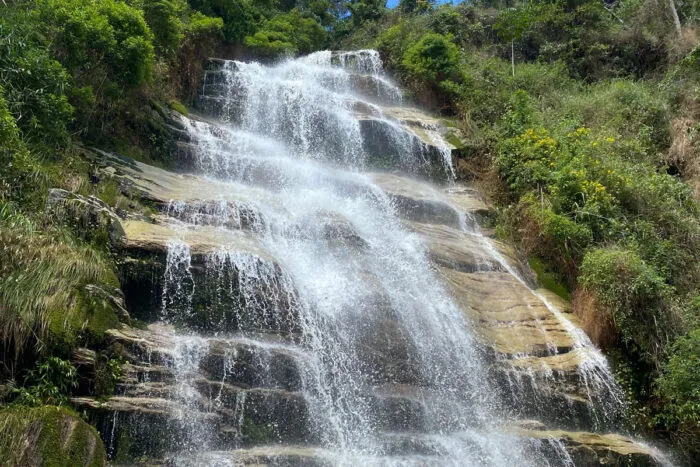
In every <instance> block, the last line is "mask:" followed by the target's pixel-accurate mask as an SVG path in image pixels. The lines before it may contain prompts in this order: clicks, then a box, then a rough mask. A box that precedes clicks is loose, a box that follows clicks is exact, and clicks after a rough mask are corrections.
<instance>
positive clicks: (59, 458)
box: [0, 406, 106, 467]
mask: <svg viewBox="0 0 700 467" xmlns="http://www.w3.org/2000/svg"><path fill="white" fill-rule="evenodd" d="M0 427H1V428H0V458H2V459H3V461H4V462H5V464H4V465H10V466H20V465H42V466H46V467H62V466H69V465H87V466H90V467H97V466H103V465H105V459H106V454H105V449H104V446H103V444H102V441H101V440H100V437H99V435H98V434H97V431H96V430H95V428H93V427H91V426H90V425H88V424H87V423H85V422H84V421H82V420H80V418H79V417H78V416H77V415H76V414H75V413H74V412H72V411H70V410H68V409H65V408H59V407H53V406H44V407H38V408H27V407H13V408H7V409H4V410H0Z"/></svg>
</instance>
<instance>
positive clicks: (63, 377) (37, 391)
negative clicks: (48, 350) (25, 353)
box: [16, 357, 78, 405]
mask: <svg viewBox="0 0 700 467" xmlns="http://www.w3.org/2000/svg"><path fill="white" fill-rule="evenodd" d="M77 387H78V372H77V370H76V369H75V367H74V366H73V365H72V364H71V362H69V361H67V360H63V359H60V358H58V357H47V358H43V359H41V360H39V361H38V362H37V363H36V365H35V366H34V368H32V369H30V370H28V371H27V373H26V374H25V377H24V385H23V387H21V388H19V389H18V390H17V394H18V397H17V400H16V402H17V403H19V404H22V405H63V404H66V403H67V402H68V395H69V393H70V391H71V390H72V389H75V388H77Z"/></svg>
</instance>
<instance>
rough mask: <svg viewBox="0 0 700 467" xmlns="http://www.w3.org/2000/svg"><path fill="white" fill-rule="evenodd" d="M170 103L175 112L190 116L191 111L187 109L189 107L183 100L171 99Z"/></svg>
mask: <svg viewBox="0 0 700 467" xmlns="http://www.w3.org/2000/svg"><path fill="white" fill-rule="evenodd" d="M168 105H169V106H170V108H171V109H173V110H174V111H175V112H177V113H179V114H182V115H184V116H185V117H187V116H189V114H190V111H189V110H187V107H185V106H184V105H183V104H182V102H180V101H178V100H176V99H173V100H171V101H170V102H169V103H168Z"/></svg>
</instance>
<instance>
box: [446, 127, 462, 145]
mask: <svg viewBox="0 0 700 467" xmlns="http://www.w3.org/2000/svg"><path fill="white" fill-rule="evenodd" d="M445 138H446V139H447V142H448V143H450V144H451V145H452V146H454V147H455V148H457V149H464V147H465V146H464V143H463V142H462V140H460V139H459V138H457V135H455V134H454V133H453V132H451V131H450V132H449V133H447V135H445Z"/></svg>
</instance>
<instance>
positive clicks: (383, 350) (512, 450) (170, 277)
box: [149, 51, 622, 466]
mask: <svg viewBox="0 0 700 467" xmlns="http://www.w3.org/2000/svg"><path fill="white" fill-rule="evenodd" d="M401 104H402V100H401V92H400V90H399V89H398V88H397V87H396V86H394V85H393V84H391V81H390V80H389V79H388V78H387V77H386V76H385V75H384V74H383V71H382V66H381V62H380V61H379V57H378V54H377V53H376V52H374V51H360V52H343V53H331V52H320V53H316V54H313V55H311V56H308V57H304V58H301V59H298V60H288V61H285V62H282V63H280V64H277V65H274V66H264V65H261V64H258V63H242V62H236V61H231V62H220V63H219V66H218V69H215V70H212V71H210V72H208V73H207V76H206V78H205V84H204V87H203V89H202V95H201V97H200V107H201V108H202V109H203V110H204V111H206V112H208V113H209V115H211V116H212V117H213V119H210V120H204V119H199V120H190V119H183V122H184V124H185V126H186V128H187V130H188V133H189V141H190V142H189V145H190V146H189V151H190V158H191V161H192V166H193V169H194V170H195V171H197V172H198V173H199V174H201V175H204V176H206V177H208V178H209V179H210V180H214V179H216V180H217V182H216V183H219V184H220V185H218V186H221V187H223V188H222V190H223V191H222V192H221V193H219V195H218V196H219V197H218V198H217V199H212V198H210V197H207V199H199V197H198V196H197V194H196V193H194V194H193V196H190V197H189V198H188V199H182V200H180V199H175V200H172V201H171V202H170V204H169V206H168V207H167V209H164V210H163V214H164V217H165V218H166V222H168V223H169V224H170V225H172V226H173V229H174V231H175V232H177V235H176V236H175V237H176V238H173V239H171V241H170V243H169V247H168V254H167V267H166V271H165V277H164V286H163V295H162V314H161V316H162V320H163V321H164V322H166V323H169V324H171V325H173V326H174V327H175V328H176V329H177V332H174V331H172V329H171V330H169V331H168V333H169V334H168V337H167V339H166V338H164V339H165V340H167V342H169V344H168V345H164V346H165V347H168V346H169V347H168V349H167V350H164V351H163V352H164V354H165V357H163V358H162V360H163V361H164V362H165V365H166V366H167V368H168V370H167V371H168V374H170V375H171V376H170V377H171V379H173V380H174V390H173V391H171V393H170V394H167V395H166V397H167V398H168V400H169V401H171V402H172V404H173V406H174V408H172V409H168V410H171V412H172V416H173V419H174V420H178V421H179V422H178V423H179V425H178V427H177V433H178V434H177V435H176V436H177V437H178V438H177V440H176V442H175V443H174V445H175V446H176V447H175V448H171V449H170V452H169V454H168V456H169V457H170V458H171V460H172V462H173V463H175V464H177V465H193V466H194V465H239V464H245V463H246V459H258V460H259V459H263V460H265V459H267V461H270V459H272V461H270V462H272V463H273V464H274V459H275V458H276V456H278V457H280V456H287V457H286V459H287V461H288V463H287V464H284V465H354V464H356V463H358V462H363V463H364V464H366V465H409V466H411V465H416V466H418V465H456V466H470V465H499V466H500V465H509V464H510V465H533V466H535V465H537V466H539V465H573V461H572V460H571V458H570V457H569V455H568V454H567V451H566V449H564V446H563V445H562V443H561V442H560V441H558V440H555V439H553V438H552V439H549V438H546V439H544V440H542V439H538V440H534V439H529V438H527V437H526V436H521V435H519V434H518V433H516V432H515V431H513V430H511V429H509V428H508V427H509V426H512V425H513V424H514V423H516V422H517V420H518V419H521V418H523V414H526V415H531V412H532V410H534V411H535V412H537V410H541V409H542V408H541V407H535V408H534V409H532V410H530V412H528V410H527V409H526V408H525V405H528V404H529V405H533V403H532V401H526V400H523V399H524V398H526V397H529V396H528V394H530V393H526V392H523V389H522V387H521V386H522V383H520V382H519V383H517V384H513V378H512V374H513V373H518V371H510V370H508V371H505V374H506V375H509V376H507V378H506V379H508V378H510V382H511V384H504V382H503V379H502V378H500V377H499V376H498V375H496V374H495V370H494V368H497V367H498V365H500V364H501V363H505V364H508V365H512V368H513V369H516V370H517V369H519V368H521V367H520V366H518V362H529V361H530V360H532V359H535V358H538V359H539V360H538V361H542V362H543V363H542V365H544V366H546V362H547V361H548V360H547V358H557V356H558V347H556V346H551V345H549V344H548V345H547V347H546V348H545V349H544V350H542V351H541V352H540V354H537V355H535V354H532V355H530V354H522V353H518V352H513V353H512V354H506V353H503V354H498V355H496V356H494V351H493V350H492V349H491V348H490V347H489V345H487V344H485V343H484V342H483V340H480V339H479V335H478V332H477V331H476V329H477V327H478V325H481V323H479V322H478V321H479V320H477V319H474V318H470V317H468V316H467V315H466V314H465V312H464V309H463V308H464V306H465V305H464V303H459V301H458V300H456V298H455V292H454V290H453V289H452V288H450V287H449V286H448V281H446V280H445V277H443V272H441V271H442V270H443V268H442V266H444V264H443V263H444V261H443V263H440V262H439V261H437V262H436V260H435V258H434V256H435V254H434V252H433V251H432V250H431V248H430V246H429V245H428V242H427V241H426V239H425V237H424V236H423V235H421V233H420V232H421V230H425V229H427V230H430V229H433V230H436V231H439V232H443V234H444V235H451V236H454V237H455V238H457V241H458V242H462V241H468V240H469V239H472V240H473V241H475V242H476V244H477V250H478V256H479V257H478V258H477V259H476V260H474V262H475V264H473V265H470V266H469V267H466V266H465V267H464V268H463V269H464V270H465V271H467V272H466V273H469V274H472V276H473V277H476V278H477V279H478V278H479V277H481V276H479V274H481V273H491V274H496V276H483V277H499V278H503V280H510V279H508V278H511V279H512V278H513V277H516V279H514V280H513V281H511V282H508V283H509V284H511V283H514V284H515V285H514V286H513V287H516V286H517V287H521V288H522V289H523V290H527V289H526V288H525V287H524V286H523V284H524V283H525V282H524V281H523V280H522V279H520V278H519V276H518V272H517V270H516V269H515V268H514V267H512V266H511V265H510V264H509V261H508V260H506V259H504V256H503V255H501V253H499V251H498V250H497V248H495V247H494V246H493V245H492V244H491V242H490V240H488V239H486V238H485V237H482V236H481V235H480V234H479V233H478V231H476V230H474V227H470V226H472V225H474V222H473V221H472V220H471V219H467V218H465V216H464V215H462V214H460V211H459V210H458V209H457V208H455V207H454V206H451V205H450V204H449V200H448V198H440V199H438V198H439V197H440V196H441V195H440V193H441V192H440V190H438V189H435V188H433V187H431V186H430V185H428V184H420V183H419V182H413V181H410V180H409V179H408V178H405V179H402V178H399V179H397V180H399V183H398V187H397V190H398V192H400V191H401V189H402V187H403V185H402V184H409V183H415V184H416V185H415V186H416V187H419V189H420V190H422V192H424V193H427V194H429V195H430V196H434V197H436V198H435V201H431V202H430V203H428V205H427V207H423V208H420V209H423V210H424V211H425V212H423V211H421V212H419V208H418V207H416V206H414V205H413V204H411V202H410V201H406V200H407V198H406V197H405V196H403V195H401V194H400V193H398V194H397V192H394V193H390V192H389V191H387V189H386V180H390V179H389V178H387V177H389V175H386V174H377V173H374V171H376V170H377V169H386V168H387V167H390V168H392V169H394V170H396V171H399V172H403V173H408V174H411V175H413V176H437V177H439V178H442V179H443V180H444V179H447V180H448V181H449V180H450V179H451V177H452V176H453V172H452V166H451V159H450V148H449V145H448V144H447V143H445V141H444V140H443V139H442V137H441V136H440V131H439V127H438V123H436V122H434V121H432V122H426V121H425V120H420V121H416V119H417V117H415V115H414V114H412V113H411V112H412V111H411V109H408V108H404V107H401ZM387 164H388V165H387ZM436 167H437V169H436ZM382 177H384V178H382ZM380 179H382V180H384V181H385V183H379V180H380ZM222 182H223V183H222ZM212 183H213V182H212ZM224 191H225V192H224ZM427 218H430V220H431V222H433V223H434V225H432V224H429V223H426V222H427V221H426V219H427ZM421 226H422V227H421ZM205 229H210V230H211V229H213V230H214V231H215V232H218V233H219V234H221V235H213V234H211V232H209V230H207V232H208V233H207V235H208V236H207V239H208V240H207V245H208V248H207V249H206V251H198V252H197V253H196V255H195V253H194V250H192V249H191V248H190V245H188V243H187V238H188V235H189V234H190V233H193V232H194V233H197V232H203V231H204V230H205ZM224 234H225V235H224ZM212 238H213V240H211V239H212ZM219 239H226V240H225V241H224V240H219ZM212 244H213V247H212ZM195 256H198V257H197V258H195ZM438 265H440V267H438ZM454 270H455V271H457V273H462V272H464V271H460V268H459V267H455V268H454ZM472 276H470V277H472ZM470 280H471V279H470ZM518 290H520V289H518ZM527 293H528V294H530V295H532V293H534V292H529V291H528V292H527ZM540 298H543V297H540ZM540 298H537V297H535V296H534V295H533V296H531V297H530V298H527V297H525V298H524V299H523V300H525V302H526V303H528V305H527V307H529V308H534V307H535V306H536V305H537V306H539V307H541V309H546V308H545V307H544V305H542V301H541V300H540ZM466 300H467V304H466V306H467V307H475V308H478V305H479V303H478V301H479V298H478V297H476V296H475V297H473V298H470V297H466ZM470 300H471V302H470ZM527 300H531V301H529V302H528V301H527ZM535 302H537V303H536V304H535V305H531V303H535ZM497 306H498V305H497ZM497 306H496V307H497ZM504 306H505V305H504ZM547 307H548V308H549V310H550V311H551V312H552V316H555V317H556V320H560V321H561V322H562V323H564V322H566V323H567V324H562V325H563V326H564V327H566V326H569V328H570V329H569V333H570V334H571V335H572V336H574V337H572V338H571V339H573V341H574V342H573V344H570V345H569V347H571V348H572V349H573V350H574V351H577V352H581V353H583V354H585V355H584V356H583V357H581V359H582V362H583V363H581V364H580V365H579V369H578V370H577V371H578V373H577V375H578V376H577V378H579V379H580V380H581V381H583V383H584V385H585V387H586V390H587V391H589V393H588V395H587V396H585V397H584V396H582V397H581V398H583V399H585V400H584V403H586V404H588V407H589V408H590V407H593V409H592V410H593V412H594V414H593V417H591V418H593V419H594V421H593V422H592V423H593V424H595V423H598V424H599V426H605V424H606V423H607V424H609V423H611V422H612V420H613V419H614V418H615V416H616V413H618V412H619V411H620V410H622V402H621V399H620V394H619V389H617V387H616V386H615V384H614V380H613V379H612V377H611V375H610V372H609V370H608V368H607V364H606V362H605V359H604V358H603V357H602V356H601V355H600V353H599V352H598V351H597V350H596V349H595V348H593V347H592V345H591V344H590V342H589V341H588V340H587V339H586V338H585V336H583V335H580V334H578V333H579V332H580V331H578V330H577V328H575V326H573V325H569V324H568V321H567V319H566V318H565V317H563V316H562V313H560V312H559V311H558V310H557V309H556V307H554V306H553V305H549V304H547ZM538 309H540V308H538ZM492 311H500V310H498V309H494V310H492ZM548 316H549V315H548ZM505 325H507V323H505V324H499V326H505ZM537 326H539V330H540V331H542V333H544V334H546V332H547V327H548V326H550V327H551V323H547V325H544V324H542V323H539V324H537ZM149 362H150V357H149ZM149 364H150V363H149ZM509 368H511V367H509ZM528 368H529V370H528V371H529V373H528V371H525V372H522V371H520V372H519V373H518V375H519V376H518V377H517V378H516V379H519V380H520V379H522V374H527V375H530V376H528V377H529V378H531V380H532V385H533V386H534V385H535V384H536V383H535V379H536V378H535V376H533V372H535V371H539V370H537V368H539V367H537V366H531V367H528ZM533 368H535V370H533ZM545 370H546V371H543V374H545V375H546V378H550V379H553V380H555V379H557V377H558V376H557V370H554V371H552V370H547V369H546V368H545ZM570 377H571V376H570V375H569V376H567V378H570ZM562 378H563V377H562ZM566 384H569V385H571V384H575V383H571V382H570V381H568V380H567V381H566ZM581 398H579V399H581ZM579 399H576V398H575V397H573V398H572V399H570V400H569V399H567V400H569V402H570V403H571V404H574V403H575V402H576V403H578V402H580V400H579ZM604 399H609V400H610V401H612V402H610V403H609V405H607V406H606V405H603V404H601V403H600V402H601V401H602V400H604ZM534 405H537V404H534ZM545 411H546V408H545ZM572 413H573V409H572ZM536 415H539V413H536ZM577 416H578V415H571V417H569V418H568V421H567V422H566V423H568V425H569V426H573V427H574V428H578V427H579V425H578V424H580V422H579V420H580V418H577ZM564 418H566V417H564ZM582 428H590V426H589V427H582ZM246 456H248V457H246ZM275 465H277V464H275Z"/></svg>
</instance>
